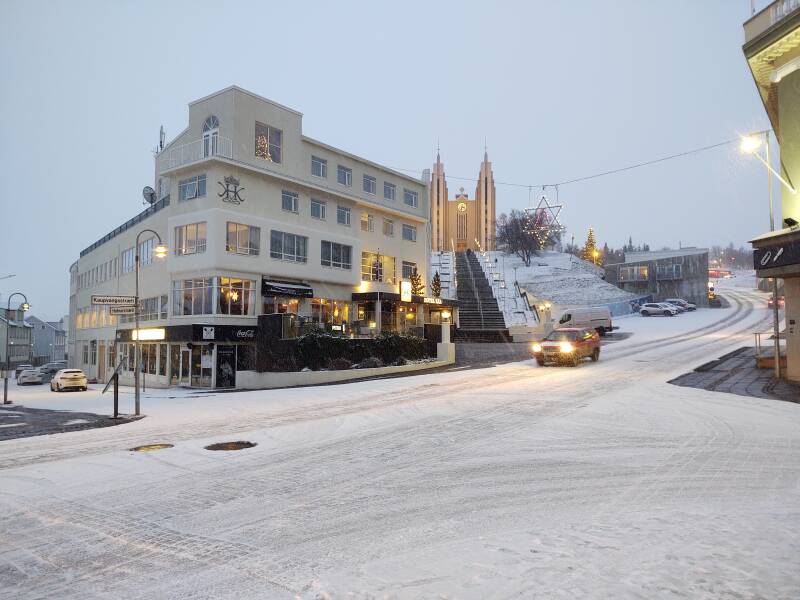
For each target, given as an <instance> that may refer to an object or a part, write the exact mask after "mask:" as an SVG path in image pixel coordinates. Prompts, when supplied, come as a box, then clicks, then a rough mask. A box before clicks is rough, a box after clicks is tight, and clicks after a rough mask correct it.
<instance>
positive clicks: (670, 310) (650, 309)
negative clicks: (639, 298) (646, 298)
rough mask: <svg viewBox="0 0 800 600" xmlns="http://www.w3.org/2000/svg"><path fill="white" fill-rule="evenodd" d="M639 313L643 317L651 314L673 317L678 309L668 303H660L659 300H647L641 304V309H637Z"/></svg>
mask: <svg viewBox="0 0 800 600" xmlns="http://www.w3.org/2000/svg"><path fill="white" fill-rule="evenodd" d="M639 314H640V315H642V316H643V317H652V316H653V315H662V316H664V317H674V316H675V315H677V314H678V309H677V308H676V307H674V306H670V305H669V304H662V303H661V302H647V303H645V304H643V305H642V310H640V311H639Z"/></svg>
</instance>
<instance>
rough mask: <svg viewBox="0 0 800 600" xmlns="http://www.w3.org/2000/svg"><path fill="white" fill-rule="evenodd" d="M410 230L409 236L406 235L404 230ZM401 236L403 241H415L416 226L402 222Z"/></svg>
mask: <svg viewBox="0 0 800 600" xmlns="http://www.w3.org/2000/svg"><path fill="white" fill-rule="evenodd" d="M407 231H408V232H410V234H411V237H406V232H407ZM402 237H403V241H404V242H416V241H417V228H416V226H414V225H409V224H408V223H403V227H402Z"/></svg>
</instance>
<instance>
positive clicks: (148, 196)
mask: <svg viewBox="0 0 800 600" xmlns="http://www.w3.org/2000/svg"><path fill="white" fill-rule="evenodd" d="M142 198H144V201H145V202H147V203H148V204H154V203H155V201H156V191H155V190H154V189H153V188H151V187H150V186H149V185H146V186H144V189H143V190H142Z"/></svg>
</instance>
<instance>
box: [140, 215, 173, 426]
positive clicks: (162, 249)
mask: <svg viewBox="0 0 800 600" xmlns="http://www.w3.org/2000/svg"><path fill="white" fill-rule="evenodd" d="M143 233H152V234H153V235H154V236H155V237H156V239H157V240H158V245H157V246H156V247H155V248H153V254H155V256H156V258H164V257H165V256H166V255H167V247H166V246H165V245H164V243H163V242H162V241H161V236H160V235H158V232H156V231H153V230H152V229H142V230H141V231H140V232H139V233H138V234H136V242H135V246H134V248H136V260H135V263H136V291H135V293H134V305H133V315H134V321H135V325H134V327H135V328H134V330H133V331H134V337H135V338H136V339H135V340H134V341H135V342H136V343H135V344H134V353H133V357H134V371H133V395H134V412H135V414H136V416H137V417H138V416H139V414H140V412H141V399H140V395H139V373H140V372H141V368H142V362H141V352H140V350H139V338H140V337H141V336H140V335H139V264H140V260H139V259H140V256H139V236H141V235H142V234H143Z"/></svg>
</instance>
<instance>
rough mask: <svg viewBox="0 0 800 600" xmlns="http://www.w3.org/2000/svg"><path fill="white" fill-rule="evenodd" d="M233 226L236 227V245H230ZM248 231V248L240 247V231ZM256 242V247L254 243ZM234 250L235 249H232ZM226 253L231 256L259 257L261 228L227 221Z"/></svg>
mask: <svg viewBox="0 0 800 600" xmlns="http://www.w3.org/2000/svg"><path fill="white" fill-rule="evenodd" d="M231 225H234V226H235V231H234V233H235V234H236V245H235V246H234V245H232V244H231V243H230V235H231ZM240 228H246V230H247V246H240V245H239V237H240V235H241V233H240V231H243V230H244V229H240ZM254 240H255V242H256V243H255V245H253V241H254ZM232 248H233V249H232ZM225 252H227V253H230V254H238V255H239V256H258V255H259V254H260V253H261V227H258V226H256V225H248V224H247V223H237V222H235V221H226V223H225Z"/></svg>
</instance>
